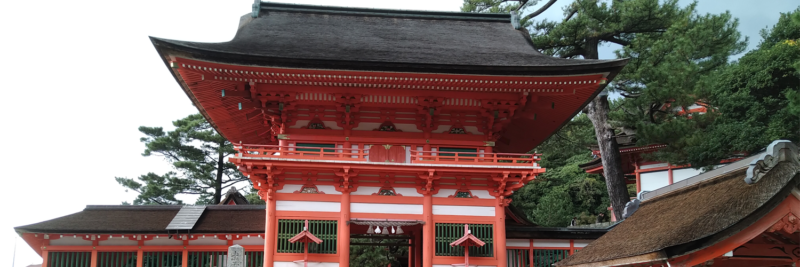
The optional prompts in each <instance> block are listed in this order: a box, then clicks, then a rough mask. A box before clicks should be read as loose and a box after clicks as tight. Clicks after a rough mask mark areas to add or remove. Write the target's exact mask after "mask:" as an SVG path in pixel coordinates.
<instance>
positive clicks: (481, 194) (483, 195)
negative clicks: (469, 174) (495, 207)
mask: <svg viewBox="0 0 800 267" xmlns="http://www.w3.org/2000/svg"><path fill="white" fill-rule="evenodd" d="M470 192H472V196H474V197H478V198H480V199H492V198H494V196H492V195H490V194H489V190H470Z"/></svg>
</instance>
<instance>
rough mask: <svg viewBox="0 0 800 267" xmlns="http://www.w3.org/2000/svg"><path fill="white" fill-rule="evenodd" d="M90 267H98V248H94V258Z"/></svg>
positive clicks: (90, 259) (90, 260) (91, 258)
mask: <svg viewBox="0 0 800 267" xmlns="http://www.w3.org/2000/svg"><path fill="white" fill-rule="evenodd" d="M89 266H91V267H97V247H92V256H91V257H90V258H89Z"/></svg>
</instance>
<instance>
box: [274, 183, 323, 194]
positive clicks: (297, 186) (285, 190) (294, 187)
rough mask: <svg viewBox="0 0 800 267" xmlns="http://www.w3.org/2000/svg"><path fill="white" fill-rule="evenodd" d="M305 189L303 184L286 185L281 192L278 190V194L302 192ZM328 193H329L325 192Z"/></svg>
mask: <svg viewBox="0 0 800 267" xmlns="http://www.w3.org/2000/svg"><path fill="white" fill-rule="evenodd" d="M302 188H303V185H301V184H285V185H283V188H282V189H281V190H278V191H277V192H278V193H294V191H300V189H302ZM325 193H328V192H325Z"/></svg>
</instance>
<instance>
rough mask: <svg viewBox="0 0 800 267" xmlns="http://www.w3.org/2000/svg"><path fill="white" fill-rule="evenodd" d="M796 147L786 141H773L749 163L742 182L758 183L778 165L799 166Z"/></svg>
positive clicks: (799, 161)
mask: <svg viewBox="0 0 800 267" xmlns="http://www.w3.org/2000/svg"><path fill="white" fill-rule="evenodd" d="M797 151H798V149H797V145H795V144H794V143H792V142H791V141H788V140H775V141H773V142H772V143H771V144H769V146H767V151H766V153H764V154H762V155H761V156H760V157H758V158H756V159H754V160H753V161H752V162H750V167H748V168H747V174H746V176H745V178H744V181H745V182H746V183H747V184H754V183H756V182H758V181H759V180H760V179H761V178H762V177H764V175H766V174H767V173H768V172H769V171H770V170H772V168H773V167H775V165H778V163H781V162H786V163H790V164H792V165H795V166H800V160H799V159H798V154H797Z"/></svg>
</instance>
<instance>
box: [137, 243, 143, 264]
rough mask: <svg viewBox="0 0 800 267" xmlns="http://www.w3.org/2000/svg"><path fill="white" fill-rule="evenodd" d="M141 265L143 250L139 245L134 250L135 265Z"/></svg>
mask: <svg viewBox="0 0 800 267" xmlns="http://www.w3.org/2000/svg"><path fill="white" fill-rule="evenodd" d="M142 265H144V252H143V251H142V247H141V246H140V247H139V250H136V267H142Z"/></svg>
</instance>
